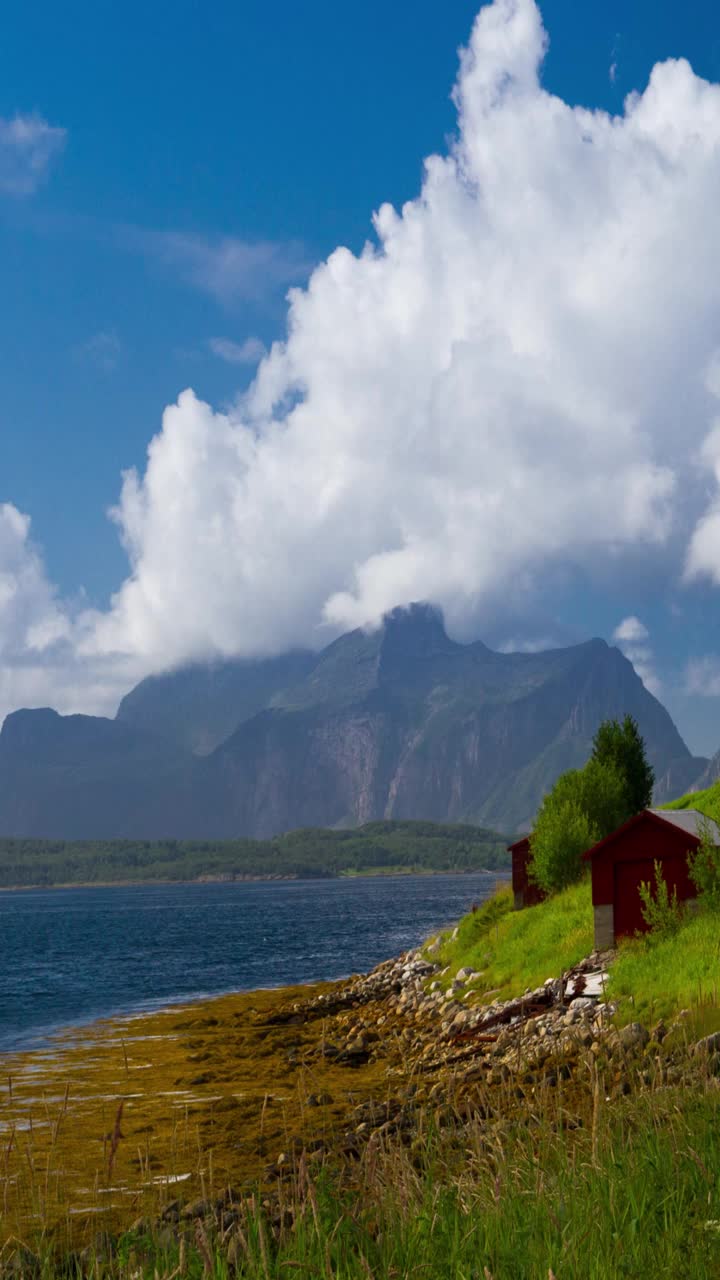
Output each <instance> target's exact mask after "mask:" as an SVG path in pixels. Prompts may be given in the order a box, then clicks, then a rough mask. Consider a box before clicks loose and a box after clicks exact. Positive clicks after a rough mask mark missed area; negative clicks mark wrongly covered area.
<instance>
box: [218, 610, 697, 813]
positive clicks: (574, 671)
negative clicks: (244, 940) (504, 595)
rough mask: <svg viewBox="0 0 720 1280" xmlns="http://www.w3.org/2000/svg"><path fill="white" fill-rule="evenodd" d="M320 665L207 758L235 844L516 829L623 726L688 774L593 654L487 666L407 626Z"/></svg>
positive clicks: (482, 656) (484, 659) (628, 673)
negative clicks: (236, 830)
mask: <svg viewBox="0 0 720 1280" xmlns="http://www.w3.org/2000/svg"><path fill="white" fill-rule="evenodd" d="M332 650H333V651H332V652H330V651H328V652H327V654H326V655H323V657H321V659H320V660H319V662H318V664H317V666H316V668H315V669H314V672H313V674H312V675H311V676H310V677H309V679H308V680H306V681H305V682H304V683H303V685H302V686H301V688H300V689H297V690H295V691H293V692H291V693H288V694H286V695H285V696H284V702H285V706H284V707H278V708H277V709H276V710H275V711H274V712H273V713H271V714H270V715H265V716H261V717H257V718H256V719H254V720H251V721H249V722H248V723H247V724H245V725H242V726H240V728H239V729H238V730H237V732H236V733H235V734H234V735H233V736H232V737H231V738H230V739H229V740H228V741H227V742H226V743H224V744H223V746H222V747H221V748H219V749H218V751H217V752H216V753H215V755H214V757H213V758H212V771H213V773H214V775H215V781H216V780H217V773H218V772H219V773H221V774H222V778H223V793H224V796H225V797H227V799H225V800H223V799H222V798H221V796H219V795H218V793H217V792H216V793H215V794H216V796H217V800H218V808H219V810H226V808H228V807H229V808H231V809H232V810H233V813H234V819H235V821H236V822H240V823H242V826H243V829H246V830H251V831H253V833H254V834H258V835H260V834H263V835H265V834H269V833H270V832H272V831H277V830H281V829H283V828H286V827H288V826H293V825H299V824H301V823H302V824H309V825H333V824H335V823H339V822H348V821H351V822H365V821H368V820H370V819H372V818H380V817H385V818H406V817H419V818H429V819H435V820H450V821H472V822H475V821H478V822H484V823H488V824H490V825H493V826H495V827H496V828H497V829H498V830H510V831H512V830H516V829H520V828H523V827H526V826H528V825H529V824H530V822H531V820H532V817H533V815H534V813H535V811H536V809H537V806H538V804H539V802H540V800H541V798H542V795H543V793H544V792H545V790H547V788H548V787H549V786H550V785H551V784H552V782H553V781H554V779H555V778H556V777H557V775H558V773H560V772H561V771H562V770H563V769H566V768H570V767H573V766H579V765H581V764H582V763H584V761H585V760H586V759H587V756H588V754H589V752H590V749H591V744H592V737H593V734H594V733H595V730H596V729H597V727H598V725H599V724H600V722H601V720H603V719H605V718H606V717H608V716H622V715H624V714H625V713H626V712H629V713H630V714H631V715H634V716H635V717H636V719H637V720H638V723H639V725H640V730H641V732H642V733H643V736H644V737H645V739H646V742H647V746H648V754H649V757H650V759H651V762H652V763H653V765H654V766H655V767H656V769H658V771H662V770H663V768H664V767H666V766H667V765H668V764H669V763H670V761H673V760H675V761H678V760H687V761H688V762H690V761H691V757H690V753H689V752H688V750H687V748H686V746H685V744H684V743H683V741H682V739H681V738H680V735H679V734H678V732H677V730H676V728H675V726H674V724H673V722H672V720H671V719H670V716H669V715H668V713H667V712H666V711H665V709H664V708H663V707H662V706H661V705H660V703H659V702H658V701H657V700H656V699H655V698H654V697H653V696H652V695H651V694H649V693H648V692H647V690H646V689H645V687H644V686H643V684H642V682H641V681H640V679H639V678H638V676H637V675H636V674H635V671H634V670H633V668H632V666H631V664H630V663H629V662H628V661H627V659H625V658H624V657H623V656H622V654H621V653H620V652H619V651H618V650H617V649H611V648H608V646H607V645H606V644H605V643H604V642H602V641H591V642H590V643H588V644H585V645H578V646H575V647H573V648H570V649H565V650H556V651H553V652H551V653H545V654H532V655H529V654H528V655H525V654H496V653H493V652H491V651H490V650H488V649H487V648H486V647H485V646H484V645H481V644H473V645H458V644H455V643H453V642H452V641H451V640H449V639H448V637H447V636H446V635H445V632H444V630H443V628H442V624H441V623H440V622H439V620H438V618H437V616H436V615H434V614H432V613H424V612H423V611H421V610H416V611H413V612H412V613H410V614H405V615H401V616H398V617H395V616H393V617H391V618H390V619H389V620H388V621H387V623H386V625H385V627H384V628H383V630H382V631H381V632H378V633H375V634H374V635H370V636H365V635H362V634H360V635H358V634H353V635H352V636H349V637H343V639H342V640H340V641H338V642H337V643H336V645H335V646H332ZM328 667H329V668H330V670H331V672H332V678H330V677H329V672H328V669H327V668H328ZM278 701H279V702H281V701H283V700H281V699H278ZM208 763H210V762H208ZM689 767H690V768H692V766H691V765H690V766H689Z"/></svg>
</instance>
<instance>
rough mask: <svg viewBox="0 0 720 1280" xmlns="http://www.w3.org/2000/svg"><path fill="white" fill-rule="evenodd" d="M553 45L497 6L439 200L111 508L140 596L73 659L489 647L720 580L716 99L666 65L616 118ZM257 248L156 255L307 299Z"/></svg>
mask: <svg viewBox="0 0 720 1280" xmlns="http://www.w3.org/2000/svg"><path fill="white" fill-rule="evenodd" d="M546 43H547V41H546V35H545V32H544V30H543V26H542V22H541V18H540V14H539V11H538V8H537V6H536V4H535V3H533V0H495V2H494V3H492V4H489V5H486V6H485V7H483V8H482V10H481V11H480V14H479V16H478V18H477V21H476V23H475V26H474V29H473V31H472V35H471V39H470V42H469V45H468V48H467V49H466V50H465V51H464V53H463V54H462V58H461V66H460V73H459V78H458V82H457V85H456V89H455V102H456V105H457V111H458V128H457V135H456V138H455V141H454V142H453V143H452V145H451V147H450V149H449V151H448V153H447V154H445V155H442V156H431V157H430V158H429V159H428V160H427V161H426V164H425V170H424V179H423V183H422V189H421V191H420V192H419V194H418V196H417V198H416V199H414V200H412V201H409V202H408V203H407V204H406V205H405V206H404V207H403V208H402V209H399V210H396V209H394V208H392V207H390V206H389V205H383V206H382V207H381V208H380V209H379V210H378V212H377V213H376V215H375V218H374V232H375V236H374V240H373V241H372V243H368V244H367V245H366V247H365V248H364V250H363V251H362V252H361V253H360V254H359V255H355V254H353V253H351V252H350V251H349V250H348V249H345V248H338V249H337V250H336V251H335V252H334V253H333V254H332V255H331V256H330V257H329V258H328V260H327V261H326V262H324V263H322V264H321V265H320V266H318V267H317V268H316V269H315V270H314V271H313V273H312V275H311V277H310V279H309V282H308V284H307V287H305V288H302V289H301V288H296V289H294V290H292V291H291V294H290V297H289V311H288V330H287V338H286V340H285V341H283V342H278V343H276V344H275V345H274V346H273V348H272V350H271V351H270V352H269V354H267V355H266V356H265V358H264V359H263V360H262V361H261V363H260V366H259V369H258V371H257V375H256V377H255V380H254V382H253V384H252V385H251V387H250V390H249V391H248V392H247V393H246V394H245V395H244V396H243V397H242V398H241V399H239V400H238V402H237V404H236V405H235V407H234V408H233V409H232V410H231V411H228V412H226V413H219V412H216V411H215V410H214V409H213V408H212V407H211V406H209V405H207V404H205V403H203V402H202V401H201V400H199V399H198V398H197V397H196V396H195V395H194V393H193V392H192V391H191V390H186V391H184V392H183V393H182V394H181V395H180V396H179V398H178V401H177V403H176V404H174V405H172V406H170V407H169V408H168V409H167V410H166V412H165V414H164V417H163V422H162V427H161V429H160V430H159V432H158V434H157V435H156V436H155V438H154V439H153V441H152V442H151V444H150V446H149V450H148V458H147V465H146V467H145V470H144V471H143V472H142V473H136V472H135V471H131V472H128V473H127V474H126V475H125V477H124V480H123V486H122V492H121V494H120V498H119V501H118V503H117V507H116V509H115V512H114V518H115V520H116V522H117V524H118V528H119V531H120V534H121V537H122V539H123V542H124V545H125V547H126V549H127V552H128V556H129V561H130V572H129V575H128V577H127V580H126V581H125V582H124V583H123V584H122V585H121V586H120V588H119V590H118V591H117V593H116V594H115V596H114V598H113V601H112V605H111V608H110V609H109V611H107V612H106V613H104V614H89V613H87V612H86V613H85V614H84V615H82V616H81V618H80V619H78V620H76V621H75V622H74V623H73V626H74V628H75V635H76V641H75V643H76V650H77V652H78V653H80V654H84V655H86V657H87V658H88V660H91V661H92V663H94V664H96V663H102V662H107V663H111V662H112V661H114V660H115V659H114V658H113V655H116V656H117V655H130V657H131V658H132V660H133V661H134V662H137V663H140V664H144V665H145V666H146V667H147V668H148V669H150V668H152V667H155V668H159V667H167V666H170V665H172V664H174V663H177V662H180V661H182V660H184V659H186V658H190V657H196V656H202V655H206V654H212V653H222V654H231V653H234V654H251V653H259V652H270V651H273V650H275V651H277V650H280V649H283V648H285V647H286V646H287V645H289V644H297V643H311V644H313V643H321V642H324V641H325V640H327V639H328V638H329V637H330V636H331V635H332V634H333V633H334V632H336V631H338V630H340V629H344V628H347V627H351V626H355V625H372V624H374V623H376V622H377V621H378V620H379V618H380V617H381V615H382V613H383V612H384V611H385V610H387V609H388V608H390V607H392V606H394V605H397V604H402V603H407V602H409V601H412V600H417V599H430V600H432V601H434V602H436V603H437V604H439V605H441V606H442V607H443V608H444V610H445V612H446V616H447V618H448V621H449V624H450V627H451V629H453V628H455V629H461V628H463V627H467V625H468V620H471V621H472V623H473V625H474V626H475V627H476V629H477V631H481V630H482V627H483V625H485V623H486V621H487V620H488V619H489V618H492V619H493V620H494V621H496V620H497V616H498V614H499V613H501V612H502V610H503V608H505V606H506V604H507V603H508V602H509V601H512V606H513V616H514V617H517V612H518V610H517V604H518V600H519V599H523V598H525V596H529V595H530V594H532V593H535V594H536V595H537V594H540V595H541V594H542V587H543V582H544V581H546V580H547V576H548V575H550V574H553V573H558V572H560V571H562V569H563V567H564V566H566V567H568V568H569V569H571V570H572V571H573V572H580V573H583V572H588V573H589V572H591V571H592V570H593V568H594V567H596V566H597V565H598V564H602V565H603V567H604V570H605V571H607V566H608V565H610V566H617V568H618V570H619V569H620V568H621V567H622V565H623V563H624V559H625V558H626V556H627V555H628V554H629V553H631V552H632V555H633V557H635V562H637V557H638V555H641V554H654V555H657V551H658V548H667V550H666V551H665V552H664V554H666V555H667V557H668V566H669V572H674V573H679V572H680V570H681V566H682V561H683V556H684V554H685V549H686V548H685V544H684V541H683V539H686V532H685V531H686V530H688V529H689V530H690V531H691V532H692V531H693V530H694V532H693V533H692V542H691V544H690V551H689V560H688V565H689V568H688V572H693V573H697V572H701V571H703V572H708V571H709V570H708V566H709V565H710V563H711V562H712V563H713V564H715V563H718V561H717V560H715V561H713V560H712V556H713V555H715V549H716V542H715V537H716V532H717V538H718V539H719V540H720V516H718V515H717V511H720V506H718V508H717V510H716V508H715V507H714V506H713V503H714V502H715V489H714V486H715V484H716V482H717V484H718V486H719V487H718V494H720V468H719V467H718V465H717V459H718V458H720V446H718V445H717V444H716V435H715V434H714V432H715V430H716V429H715V428H713V425H712V419H713V413H714V412H716V408H717V406H716V404H715V407H714V408H713V405H714V399H713V390H714V385H715V384H714V381H713V377H714V375H713V373H712V370H713V368H714V367H715V366H714V365H713V360H715V359H716V356H715V352H716V351H717V349H718V343H719V335H720V276H719V275H718V273H717V272H716V271H715V270H714V269H713V264H714V263H715V262H716V261H717V260H718V256H719V255H720V222H718V219H717V217H716V213H715V211H716V209H717V208H718V207H720V88H718V87H717V86H715V85H711V84H708V83H707V82H705V81H703V80H701V79H699V78H698V77H697V76H695V75H694V73H693V71H692V69H691V67H690V66H689V64H688V63H687V62H686V61H684V60H682V59H680V60H669V61H667V62H665V63H663V64H661V65H658V66H656V67H655V68H654V70H653V72H652V75H651V77H650V81H649V84H648V85H647V87H646V88H645V89H644V91H643V92H642V93H638V94H635V95H633V96H631V97H630V98H628V99H627V101H626V103H625V106H624V110H623V113H622V114H620V115H618V116H610V115H607V114H606V113H604V112H602V111H590V110H586V109H583V108H579V107H571V106H569V105H568V104H566V103H565V102H563V101H562V100H561V99H559V98H557V97H554V96H552V95H551V94H549V93H548V92H547V91H545V90H544V89H543V87H542V86H541V84H540V80H539V72H540V68H541V65H542V60H543V57H544V53H545V47H546ZM246 250H247V247H246V246H243V245H240V244H237V243H236V242H227V241H222V242H212V243H211V242H209V241H205V240H202V239H201V238H199V237H180V238H178V237H174V238H173V237H171V238H165V239H162V240H153V241H152V244H146V245H144V251H148V252H150V251H152V252H156V253H159V254H160V255H161V256H163V255H164V256H165V258H166V260H167V261H168V262H170V261H171V260H172V261H173V262H174V263H175V264H176V265H178V267H179V268H180V269H181V270H182V271H184V272H185V273H186V275H187V277H188V278H189V279H191V280H193V281H194V282H195V283H197V284H199V285H201V287H203V288H206V289H208V290H209V291H210V292H212V293H214V294H215V295H216V296H217V297H219V298H221V299H223V300H227V299H228V298H230V297H239V296H247V294H248V292H252V290H253V289H254V288H255V287H256V285H257V282H258V280H259V278H260V277H261V276H262V274H263V273H267V272H271V273H272V272H273V271H274V270H276V271H277V272H278V273H279V276H282V277H284V278H285V279H287V278H288V277H287V272H288V270H289V268H288V266H287V263H286V262H285V260H284V259H276V258H274V256H273V251H272V250H271V249H269V248H268V249H267V250H265V249H264V250H263V252H261V253H248V252H247V251H246ZM717 438H718V439H720V437H717ZM698 477H700V482H698ZM716 477H717V481H716ZM706 479H707V481H708V482H709V488H708V486H707V485H706V484H704V482H705V480H706ZM708 504H709V506H708ZM713 520H716V522H717V531H715V525H714V524H710V525H709V524H708V521H711V522H712V521H713ZM718 580H720V573H719V574H718ZM632 622H633V625H635V624H637V628H638V629H639V628H640V627H641V626H642V624H640V623H639V622H638V620H637V619H634V620H632ZM622 625H626V626H627V625H629V621H628V620H625V624H622ZM630 642H632V643H634V644H635V646H636V657H637V661H638V662H642V660H643V659H642V655H640V654H639V649H638V646H643V645H644V647H645V648H646V649H647V648H648V646H647V637H646V636H641V635H639V634H637V635H635V636H634V638H633V637H632V636H626V637H625V638H624V643H626V644H629V643H630ZM92 669H93V670H96V669H97V668H96V666H93V668H92ZM641 674H642V673H641ZM646 676H647V678H648V680H652V679H653V676H652V672H651V670H650V667H646Z"/></svg>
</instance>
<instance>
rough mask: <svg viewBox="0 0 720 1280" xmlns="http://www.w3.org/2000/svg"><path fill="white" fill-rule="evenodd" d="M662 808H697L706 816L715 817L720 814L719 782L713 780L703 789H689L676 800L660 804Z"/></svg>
mask: <svg viewBox="0 0 720 1280" xmlns="http://www.w3.org/2000/svg"><path fill="white" fill-rule="evenodd" d="M662 808H663V809H698V810H699V811H700V813H704V814H705V815H706V817H708V818H716V819H717V817H718V815H719V814H720V782H714V783H713V784H712V786H711V787H706V788H705V790H704V791H689V792H688V794H687V795H686V796H680V797H679V799H677V800H669V801H668V803H667V804H664V805H662Z"/></svg>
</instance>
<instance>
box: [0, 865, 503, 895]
mask: <svg viewBox="0 0 720 1280" xmlns="http://www.w3.org/2000/svg"><path fill="white" fill-rule="evenodd" d="M481 875H485V876H497V877H498V878H499V879H502V880H506V879H509V877H510V868H509V867H458V868H452V867H437V868H432V869H428V868H427V867H425V868H422V869H421V870H415V869H414V868H411V867H409V868H407V869H403V868H398V869H396V870H393V871H341V872H339V873H337V874H336V873H328V875H323V876H301V875H291V874H289V873H288V874H287V875H270V876H260V875H237V876H228V875H223V874H221V875H217V876H211V875H202V876H193V877H191V878H189V879H181V880H169V879H147V880H132V879H130V880H63V881H62V882H59V883H58V884H5V885H0V893H30V892H46V893H47V892H49V891H51V890H54V889H129V888H132V886H133V885H138V886H140V885H162V884H164V885H171V884H273V883H277V884H287V883H288V882H289V881H304V882H305V883H307V884H311V883H313V882H318V883H320V882H323V881H327V880H403V879H407V877H408V876H427V877H432V876H481Z"/></svg>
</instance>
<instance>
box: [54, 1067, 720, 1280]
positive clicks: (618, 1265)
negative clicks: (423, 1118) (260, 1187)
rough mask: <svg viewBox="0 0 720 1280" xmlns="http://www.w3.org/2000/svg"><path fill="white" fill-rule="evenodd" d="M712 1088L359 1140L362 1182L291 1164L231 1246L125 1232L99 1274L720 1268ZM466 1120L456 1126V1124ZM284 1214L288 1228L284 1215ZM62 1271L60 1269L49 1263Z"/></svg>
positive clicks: (501, 1279) (504, 1279) (477, 1275)
mask: <svg viewBox="0 0 720 1280" xmlns="http://www.w3.org/2000/svg"><path fill="white" fill-rule="evenodd" d="M717 1120H718V1109H717V1093H716V1092H712V1093H710V1092H707V1093H706V1092H703V1091H700V1092H698V1093H697V1094H694V1095H692V1096H691V1097H689V1098H688V1097H683V1096H682V1095H681V1093H680V1092H679V1091H675V1090H673V1091H670V1092H667V1091H665V1092H664V1093H660V1092H658V1093H653V1094H650V1095H648V1096H646V1097H643V1098H641V1099H638V1100H635V1101H633V1102H629V1101H628V1100H625V1101H623V1102H622V1103H621V1104H619V1105H618V1106H616V1107H613V1108H610V1107H608V1106H607V1105H606V1104H605V1103H604V1101H602V1102H600V1104H599V1105H598V1104H597V1103H596V1104H595V1106H594V1109H593V1103H592V1101H591V1100H588V1105H587V1106H586V1108H585V1111H584V1113H580V1114H578V1113H575V1114H571V1113H570V1112H569V1111H566V1110H565V1109H564V1107H563V1100H562V1098H561V1097H560V1098H558V1097H553V1098H551V1099H550V1098H548V1099H546V1100H544V1101H542V1102H541V1104H540V1105H539V1106H538V1107H537V1108H536V1110H535V1112H534V1113H533V1115H532V1116H531V1117H529V1118H528V1117H526V1116H518V1117H517V1119H516V1120H515V1121H514V1122H513V1121H510V1122H509V1123H508V1124H507V1126H506V1127H505V1129H504V1130H503V1131H501V1132H496V1133H495V1134H494V1135H493V1136H492V1137H490V1138H489V1136H488V1127H487V1125H486V1123H485V1122H484V1120H483V1119H482V1117H481V1116H480V1115H478V1117H477V1119H476V1120H475V1121H474V1122H472V1123H471V1124H470V1125H469V1126H468V1125H464V1126H463V1128H462V1130H461V1131H459V1132H458V1133H457V1134H453V1132H452V1130H451V1129H449V1130H446V1131H444V1132H443V1133H440V1132H438V1131H437V1130H435V1131H433V1129H432V1128H431V1129H430V1130H429V1132H428V1133H426V1134H425V1135H424V1136H423V1139H422V1156H421V1158H418V1154H417V1152H413V1151H412V1150H408V1149H407V1148H404V1147H402V1146H398V1145H396V1144H393V1145H389V1144H378V1145H377V1146H376V1147H373V1148H371V1149H368V1150H367V1152H366V1153H365V1155H364V1156H363V1158H362V1160H361V1164H360V1167H359V1169H358V1173H357V1180H358V1186H357V1188H354V1189H352V1190H350V1189H344V1188H343V1186H342V1184H341V1183H340V1184H339V1183H338V1182H337V1180H336V1179H334V1178H333V1177H332V1175H331V1174H330V1173H329V1172H324V1171H321V1172H320V1173H319V1174H318V1175H310V1174H309V1173H308V1170H307V1168H306V1167H303V1168H301V1169H300V1171H299V1173H298V1174H297V1175H296V1176H295V1178H294V1179H293V1181H292V1183H291V1184H290V1185H288V1186H287V1188H286V1190H285V1192H284V1196H283V1201H282V1206H281V1208H280V1210H279V1215H276V1216H275V1223H276V1225H275V1229H274V1230H273V1221H272V1215H271V1214H268V1212H267V1210H266V1209H265V1208H263V1206H262V1204H261V1203H260V1202H259V1201H256V1202H255V1203H254V1204H253V1205H251V1206H250V1207H249V1208H248V1211H247V1213H246V1214H245V1215H244V1217H243V1219H242V1225H241V1227H240V1230H239V1231H238V1230H237V1229H236V1230H234V1231H233V1232H232V1233H229V1235H231V1239H232V1241H233V1247H232V1248H231V1249H230V1248H228V1246H227V1245H224V1244H222V1243H221V1244H217V1243H212V1244H211V1243H210V1240H209V1239H208V1237H207V1235H206V1234H205V1233H204V1232H203V1233H202V1235H201V1236H200V1239H197V1238H194V1237H193V1235H192V1233H191V1234H190V1240H189V1242H188V1244H187V1246H186V1247H184V1248H183V1247H182V1246H180V1247H178V1246H174V1247H172V1248H170V1249H168V1248H163V1247H162V1242H161V1240H158V1239H157V1238H155V1239H153V1238H152V1237H151V1236H144V1237H143V1236H142V1235H138V1234H129V1235H128V1236H126V1237H125V1238H124V1239H123V1240H122V1241H121V1243H120V1247H119V1251H118V1254H117V1257H116V1259H115V1260H114V1262H107V1263H105V1264H100V1265H99V1266H98V1267H97V1269H96V1271H95V1274H96V1276H97V1277H98V1280H100V1277H105V1276H107V1277H110V1276H117V1277H120V1276H123V1277H131V1276H132V1277H134V1278H135V1280H140V1277H143V1278H145V1277H147V1280H151V1278H154V1277H167V1278H169V1277H170V1276H173V1277H180V1276H186V1277H198V1280H199V1278H200V1277H216V1278H217V1280H221V1278H222V1280H230V1277H232V1276H242V1277H246V1278H247V1280H280V1278H281V1277H288V1276H298V1277H302V1278H303V1280H306V1278H307V1280H312V1278H315V1277H317V1278H318V1280H320V1278H322V1280H369V1278H370V1280H416V1278H419V1277H423V1276H424V1277H430V1278H431V1280H446V1278H447V1280H548V1277H554V1278H555V1280H580V1278H582V1280H627V1277H637V1278H638V1280H641V1278H643V1280H644V1278H645V1277H648V1276H660V1277H668V1278H669V1277H673V1280H675V1278H677V1277H680V1276H688V1277H689V1276H692V1277H693V1280H711V1278H716V1277H717V1276H718V1274H720V1185H719V1182H718V1170H719V1169H720V1129H719V1127H718V1124H717ZM460 1133H461V1134H462V1137H460ZM278 1217H279V1218H280V1219H281V1221H282V1222H284V1224H285V1225H284V1226H283V1225H280V1226H279V1228H278V1226H277V1221H278ZM50 1274H53V1275H55V1274H57V1273H55V1272H48V1275H50Z"/></svg>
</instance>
